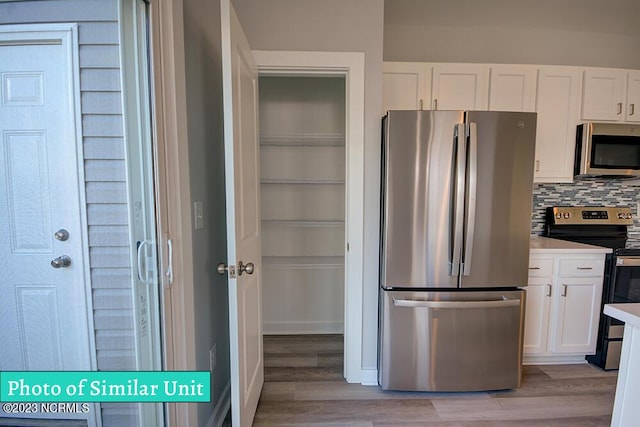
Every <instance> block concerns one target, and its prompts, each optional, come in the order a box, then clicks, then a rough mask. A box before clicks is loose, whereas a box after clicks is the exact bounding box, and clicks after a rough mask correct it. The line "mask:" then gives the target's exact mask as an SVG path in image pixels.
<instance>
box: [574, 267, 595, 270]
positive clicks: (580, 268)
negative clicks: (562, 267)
mask: <svg viewBox="0 0 640 427" xmlns="http://www.w3.org/2000/svg"><path fill="white" fill-rule="evenodd" d="M577 268H578V270H593V267H577Z"/></svg>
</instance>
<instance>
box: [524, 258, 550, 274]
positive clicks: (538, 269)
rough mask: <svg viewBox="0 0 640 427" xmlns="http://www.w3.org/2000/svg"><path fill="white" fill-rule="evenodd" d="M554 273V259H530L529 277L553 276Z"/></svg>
mask: <svg viewBox="0 0 640 427" xmlns="http://www.w3.org/2000/svg"><path fill="white" fill-rule="evenodd" d="M552 273H553V260H552V259H530V260H529V277H551V276H552Z"/></svg>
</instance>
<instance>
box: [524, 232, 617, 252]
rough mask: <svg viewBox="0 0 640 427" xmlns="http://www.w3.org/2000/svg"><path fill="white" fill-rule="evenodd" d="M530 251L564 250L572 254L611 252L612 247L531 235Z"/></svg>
mask: <svg viewBox="0 0 640 427" xmlns="http://www.w3.org/2000/svg"><path fill="white" fill-rule="evenodd" d="M529 248H530V252H531V253H532V254H535V253H545V252H546V253H549V252H562V253H572V254H580V253H584V254H608V253H611V248H604V247H602V246H594V245H586V244H584V243H576V242H569V241H567V240H559V239H550V238H548V237H542V236H531V243H530V245H529Z"/></svg>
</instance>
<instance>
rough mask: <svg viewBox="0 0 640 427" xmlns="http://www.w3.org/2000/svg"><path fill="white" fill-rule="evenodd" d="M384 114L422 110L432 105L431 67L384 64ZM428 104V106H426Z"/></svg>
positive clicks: (419, 63)
mask: <svg viewBox="0 0 640 427" xmlns="http://www.w3.org/2000/svg"><path fill="white" fill-rule="evenodd" d="M382 72H383V73H382V114H383V115H384V114H385V113H386V112H387V111H389V110H422V109H425V108H429V107H428V106H429V105H430V103H431V67H430V66H429V65H428V64H425V63H422V62H385V63H384V64H382ZM425 104H426V105H425Z"/></svg>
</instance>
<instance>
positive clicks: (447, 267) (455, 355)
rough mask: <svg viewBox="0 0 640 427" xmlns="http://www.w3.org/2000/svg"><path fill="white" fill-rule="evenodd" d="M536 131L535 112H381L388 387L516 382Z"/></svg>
mask: <svg viewBox="0 0 640 427" xmlns="http://www.w3.org/2000/svg"><path fill="white" fill-rule="evenodd" d="M535 131H536V114H535V113H512V112H487V111H390V112H388V113H387V115H386V116H385V117H384V119H383V155H382V158H383V162H382V163H383V169H382V200H383V203H382V212H381V247H380V249H381V250H380V330H379V331H380V341H379V358H378V365H379V366H378V372H379V373H378V375H379V383H380V385H381V386H382V388H383V389H385V390H420V391H476V390H497V389H509V388H515V387H518V386H519V385H520V378H521V373H522V339H523V338H522V335H523V330H524V325H523V323H524V307H525V292H524V291H523V290H522V287H524V286H526V284H527V273H528V262H529V236H530V229H531V204H532V187H533V166H534V150H535Z"/></svg>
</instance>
